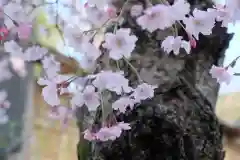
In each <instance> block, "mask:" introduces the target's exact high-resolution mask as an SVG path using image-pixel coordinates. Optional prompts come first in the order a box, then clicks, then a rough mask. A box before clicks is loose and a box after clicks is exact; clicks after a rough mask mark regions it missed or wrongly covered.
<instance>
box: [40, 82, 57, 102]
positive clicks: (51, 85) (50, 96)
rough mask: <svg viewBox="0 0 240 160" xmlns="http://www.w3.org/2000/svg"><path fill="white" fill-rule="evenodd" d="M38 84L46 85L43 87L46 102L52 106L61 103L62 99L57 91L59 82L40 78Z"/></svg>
mask: <svg viewBox="0 0 240 160" xmlns="http://www.w3.org/2000/svg"><path fill="white" fill-rule="evenodd" d="M38 84H39V85H41V86H45V87H44V88H43V89H42V96H43V99H44V100H45V102H47V103H48V104H49V105H50V106H58V105H60V99H59V97H58V92H57V84H56V83H55V82H53V81H50V80H48V79H44V78H40V79H39V80H38Z"/></svg>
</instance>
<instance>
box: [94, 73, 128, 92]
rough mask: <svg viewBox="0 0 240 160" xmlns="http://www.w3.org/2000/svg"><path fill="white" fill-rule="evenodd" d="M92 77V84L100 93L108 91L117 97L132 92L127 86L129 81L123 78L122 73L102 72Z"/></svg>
mask: <svg viewBox="0 0 240 160" xmlns="http://www.w3.org/2000/svg"><path fill="white" fill-rule="evenodd" d="M94 77H95V80H94V81H93V82H92V83H93V85H94V86H95V87H97V88H98V89H99V90H100V91H102V90H105V89H108V90H110V91H112V92H115V93H117V94H118V95H120V94H121V93H129V92H131V91H132V88H131V87H129V85H128V82H129V80H128V79H126V78H125V77H124V76H123V72H112V71H104V72H101V73H98V74H96V75H95V76H94ZM113 79H114V81H113Z"/></svg>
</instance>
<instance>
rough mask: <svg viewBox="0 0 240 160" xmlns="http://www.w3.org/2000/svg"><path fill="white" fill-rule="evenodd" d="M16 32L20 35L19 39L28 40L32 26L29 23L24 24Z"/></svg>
mask: <svg viewBox="0 0 240 160" xmlns="http://www.w3.org/2000/svg"><path fill="white" fill-rule="evenodd" d="M16 31H17V33H18V37H19V39H21V40H26V39H28V38H29V36H30V34H31V32H32V25H30V24H27V23H22V24H20V25H19V26H18V27H17V28H16Z"/></svg>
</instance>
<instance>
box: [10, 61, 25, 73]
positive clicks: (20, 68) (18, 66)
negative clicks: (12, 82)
mask: <svg viewBox="0 0 240 160" xmlns="http://www.w3.org/2000/svg"><path fill="white" fill-rule="evenodd" d="M10 62H11V65H12V69H13V70H14V71H15V72H16V73H17V74H18V76H20V77H25V76H26V75H27V69H26V65H25V62H24V60H23V59H22V58H20V57H16V56H13V57H10Z"/></svg>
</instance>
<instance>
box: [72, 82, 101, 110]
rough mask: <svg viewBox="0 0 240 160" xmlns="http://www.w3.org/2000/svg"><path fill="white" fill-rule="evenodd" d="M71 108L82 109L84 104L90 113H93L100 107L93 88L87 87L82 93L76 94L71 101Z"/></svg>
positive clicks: (97, 96)
mask: <svg viewBox="0 0 240 160" xmlns="http://www.w3.org/2000/svg"><path fill="white" fill-rule="evenodd" d="M71 104H72V106H73V107H74V106H77V107H82V106H83V105H84V104H85V105H86V106H87V107H88V109H89V110H90V111H95V110H96V109H97V107H98V106H99V105H100V97H99V94H98V93H97V92H95V87H93V86H91V85H88V86H86V88H85V89H84V91H83V92H78V93H76V94H75V95H74V97H73V98H72V100H71Z"/></svg>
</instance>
